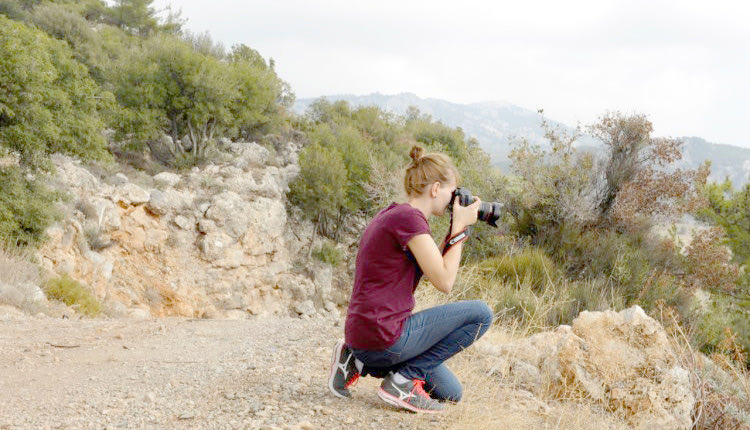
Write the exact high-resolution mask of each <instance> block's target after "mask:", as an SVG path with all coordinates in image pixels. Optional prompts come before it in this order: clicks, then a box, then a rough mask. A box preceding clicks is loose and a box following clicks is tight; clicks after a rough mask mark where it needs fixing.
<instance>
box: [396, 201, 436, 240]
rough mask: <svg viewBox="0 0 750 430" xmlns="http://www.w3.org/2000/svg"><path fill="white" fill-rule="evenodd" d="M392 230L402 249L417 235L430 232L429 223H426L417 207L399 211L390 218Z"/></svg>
mask: <svg viewBox="0 0 750 430" xmlns="http://www.w3.org/2000/svg"><path fill="white" fill-rule="evenodd" d="M392 222H393V225H392V231H393V234H394V236H395V238H396V241H397V242H398V244H399V245H400V246H401V248H402V249H406V244H407V243H409V241H410V240H411V239H412V238H413V237H414V236H417V235H420V234H430V225H429V224H428V223H427V220H426V219H425V217H424V215H422V213H420V212H419V211H418V210H417V209H413V208H412V209H411V210H407V211H403V212H402V213H399V214H398V215H397V216H394V217H393V219H392Z"/></svg>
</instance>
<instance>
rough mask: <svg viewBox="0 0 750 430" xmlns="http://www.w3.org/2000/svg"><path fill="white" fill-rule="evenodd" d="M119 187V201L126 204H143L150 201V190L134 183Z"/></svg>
mask: <svg viewBox="0 0 750 430" xmlns="http://www.w3.org/2000/svg"><path fill="white" fill-rule="evenodd" d="M118 188H119V201H121V202H123V203H126V204H131V205H141V204H143V203H146V202H148V200H149V198H150V195H149V193H148V191H146V190H144V189H143V188H141V187H139V186H138V185H135V184H132V183H127V184H125V185H122V186H121V187H118Z"/></svg>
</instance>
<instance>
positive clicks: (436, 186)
mask: <svg viewBox="0 0 750 430" xmlns="http://www.w3.org/2000/svg"><path fill="white" fill-rule="evenodd" d="M439 189H440V182H438V181H435V182H433V183H432V186H430V197H432V198H435V197H437V195H438V190H439Z"/></svg>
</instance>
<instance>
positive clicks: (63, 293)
mask: <svg viewBox="0 0 750 430" xmlns="http://www.w3.org/2000/svg"><path fill="white" fill-rule="evenodd" d="M44 292H45V293H46V294H47V297H48V298H49V299H53V300H58V301H61V302H63V303H65V304H66V305H68V306H70V307H72V308H73V309H75V310H76V312H80V313H82V314H84V315H87V316H90V317H94V316H97V315H99V314H100V313H101V311H102V305H101V304H100V303H99V301H98V300H96V297H94V294H93V293H92V292H91V290H89V289H88V288H86V287H85V286H84V285H83V284H81V283H80V282H78V281H76V280H75V279H73V278H71V277H70V276H68V275H67V274H64V275H62V276H59V277H57V278H52V279H50V280H49V281H47V283H46V284H45V286H44Z"/></svg>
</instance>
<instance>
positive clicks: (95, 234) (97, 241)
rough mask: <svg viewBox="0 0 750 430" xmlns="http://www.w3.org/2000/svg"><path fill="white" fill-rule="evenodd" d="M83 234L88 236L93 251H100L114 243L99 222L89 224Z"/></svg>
mask: <svg viewBox="0 0 750 430" xmlns="http://www.w3.org/2000/svg"><path fill="white" fill-rule="evenodd" d="M83 234H84V236H85V237H86V242H87V243H88V245H89V249H91V250H92V251H100V250H102V249H104V248H107V247H108V246H110V245H112V241H110V240H108V239H107V238H106V237H105V236H104V235H103V234H102V229H101V227H100V226H99V225H98V224H93V223H92V224H88V225H86V227H84V229H83Z"/></svg>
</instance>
